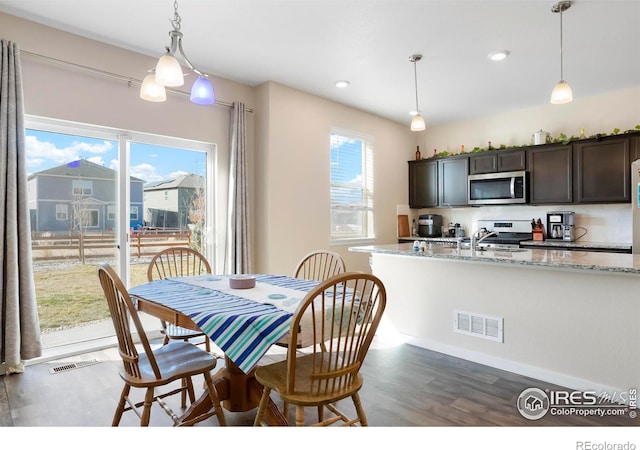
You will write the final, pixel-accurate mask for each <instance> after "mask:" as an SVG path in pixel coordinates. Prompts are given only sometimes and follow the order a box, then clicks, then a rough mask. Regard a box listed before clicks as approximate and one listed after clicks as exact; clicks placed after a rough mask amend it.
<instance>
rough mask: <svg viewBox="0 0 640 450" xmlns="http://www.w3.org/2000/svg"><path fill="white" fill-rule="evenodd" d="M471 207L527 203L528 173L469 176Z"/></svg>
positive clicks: (522, 171) (521, 171)
mask: <svg viewBox="0 0 640 450" xmlns="http://www.w3.org/2000/svg"><path fill="white" fill-rule="evenodd" d="M468 184H469V185H468V188H469V189H468V190H467V192H468V203H469V205H508V204H521V203H527V172H526V171H524V170H519V171H515V172H498V173H483V174H478V175H469V176H468Z"/></svg>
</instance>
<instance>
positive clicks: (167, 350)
mask: <svg viewBox="0 0 640 450" xmlns="http://www.w3.org/2000/svg"><path fill="white" fill-rule="evenodd" d="M153 355H154V356H155V359H156V362H157V365H158V367H160V368H162V373H161V375H162V377H161V378H160V379H158V378H156V376H155V375H154V373H153V369H152V368H151V364H149V359H148V357H147V355H146V354H144V353H141V354H140V362H139V368H140V376H139V377H132V376H130V375H127V374H126V373H125V372H120V377H121V378H122V379H123V380H125V381H126V382H127V383H129V384H131V385H132V386H135V387H148V386H159V385H163V384H167V382H171V381H173V380H178V379H181V378H184V377H185V376H191V375H194V374H199V373H202V372H203V371H205V370H208V371H211V370H213V369H215V367H216V358H215V357H214V356H213V355H211V354H210V353H207V352H206V351H204V350H203V349H201V348H199V347H196V346H195V345H193V344H190V343H188V342H181V341H172V342H170V343H168V344H166V345H163V346H161V347H158V348H157V349H155V350H153Z"/></svg>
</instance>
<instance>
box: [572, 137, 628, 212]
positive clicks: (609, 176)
mask: <svg viewBox="0 0 640 450" xmlns="http://www.w3.org/2000/svg"><path fill="white" fill-rule="evenodd" d="M634 139H637V138H634ZM630 143H631V140H630V139H629V138H628V137H621V138H618V139H608V140H606V141H604V142H597V141H589V142H578V143H575V144H573V155H574V176H575V195H576V202H577V203H626V202H629V201H631V184H630V183H631V181H630V180H631V178H630V177H631V158H630Z"/></svg>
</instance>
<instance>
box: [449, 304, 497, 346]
mask: <svg viewBox="0 0 640 450" xmlns="http://www.w3.org/2000/svg"><path fill="white" fill-rule="evenodd" d="M503 324H504V319H503V318H502V317H490V316H485V315H482V314H477V313H471V312H467V311H457V310H456V311H453V331H454V332H456V333H462V334H467V335H469V336H475V337H479V338H482V339H488V340H490V341H495V342H504V340H503V334H502V328H503Z"/></svg>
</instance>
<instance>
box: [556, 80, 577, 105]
mask: <svg viewBox="0 0 640 450" xmlns="http://www.w3.org/2000/svg"><path fill="white" fill-rule="evenodd" d="M572 100H573V92H572V91H571V86H569V83H567V82H566V81H564V80H560V81H559V82H558V84H556V86H555V87H554V88H553V92H551V103H553V104H554V105H561V104H563V103H569V102H570V101H572Z"/></svg>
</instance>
